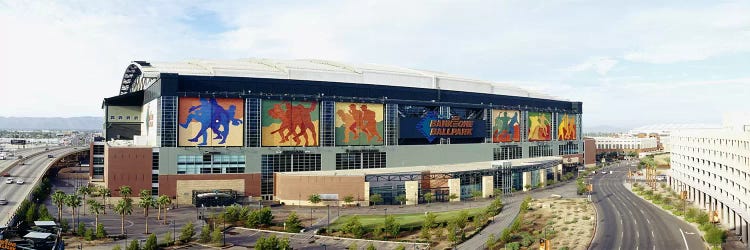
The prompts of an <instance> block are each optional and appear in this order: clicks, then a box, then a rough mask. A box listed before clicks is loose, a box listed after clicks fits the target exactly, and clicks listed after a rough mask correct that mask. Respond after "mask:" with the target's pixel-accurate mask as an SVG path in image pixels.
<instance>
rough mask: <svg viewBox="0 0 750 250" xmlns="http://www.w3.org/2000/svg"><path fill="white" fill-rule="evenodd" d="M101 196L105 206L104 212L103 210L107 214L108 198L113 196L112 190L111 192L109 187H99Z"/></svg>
mask: <svg viewBox="0 0 750 250" xmlns="http://www.w3.org/2000/svg"><path fill="white" fill-rule="evenodd" d="M98 193H99V196H101V197H102V204H104V210H102V213H103V214H107V197H111V196H112V190H109V188H107V187H104V186H102V187H99V190H98Z"/></svg>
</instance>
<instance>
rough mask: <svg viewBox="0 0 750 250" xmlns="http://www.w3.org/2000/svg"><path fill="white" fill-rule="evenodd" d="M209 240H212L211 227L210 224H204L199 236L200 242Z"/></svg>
mask: <svg viewBox="0 0 750 250" xmlns="http://www.w3.org/2000/svg"><path fill="white" fill-rule="evenodd" d="M209 241H211V228H210V227H208V225H203V228H201V234H200V235H199V236H198V242H200V243H208V242H209Z"/></svg>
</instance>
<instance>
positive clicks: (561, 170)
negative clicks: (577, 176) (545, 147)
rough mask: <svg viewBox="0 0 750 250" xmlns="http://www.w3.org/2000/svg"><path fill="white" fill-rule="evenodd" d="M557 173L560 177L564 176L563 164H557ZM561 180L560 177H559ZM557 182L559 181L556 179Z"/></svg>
mask: <svg viewBox="0 0 750 250" xmlns="http://www.w3.org/2000/svg"><path fill="white" fill-rule="evenodd" d="M555 173H559V174H558V175H562V173H563V166H562V163H561V164H557V167H555ZM558 178H559V176H558ZM555 181H559V179H555Z"/></svg>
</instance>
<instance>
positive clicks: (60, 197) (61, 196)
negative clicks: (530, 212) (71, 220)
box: [52, 190, 67, 221]
mask: <svg viewBox="0 0 750 250" xmlns="http://www.w3.org/2000/svg"><path fill="white" fill-rule="evenodd" d="M66 197H67V195H66V194H65V192H63V191H60V190H57V191H55V193H53V194H52V204H55V206H56V207H57V221H61V220H62V218H60V217H62V209H63V205H65V204H66V203H65V198H66Z"/></svg>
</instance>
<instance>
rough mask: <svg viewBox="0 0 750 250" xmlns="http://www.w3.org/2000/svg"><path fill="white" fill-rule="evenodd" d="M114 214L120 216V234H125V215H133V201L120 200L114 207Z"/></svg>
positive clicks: (126, 198)
mask: <svg viewBox="0 0 750 250" xmlns="http://www.w3.org/2000/svg"><path fill="white" fill-rule="evenodd" d="M115 213H117V214H119V215H120V234H123V235H124V234H125V215H130V214H132V213H133V200H132V199H130V198H129V197H125V198H122V199H121V200H120V201H118V202H117V205H115Z"/></svg>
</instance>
